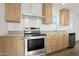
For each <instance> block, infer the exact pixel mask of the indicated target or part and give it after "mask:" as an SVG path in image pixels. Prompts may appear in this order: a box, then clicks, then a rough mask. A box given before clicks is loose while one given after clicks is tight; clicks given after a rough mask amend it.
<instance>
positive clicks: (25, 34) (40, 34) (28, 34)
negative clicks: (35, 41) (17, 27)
mask: <svg viewBox="0 0 79 59" xmlns="http://www.w3.org/2000/svg"><path fill="white" fill-rule="evenodd" d="M24 36H46V34H42V33H36V34H35V33H24Z"/></svg>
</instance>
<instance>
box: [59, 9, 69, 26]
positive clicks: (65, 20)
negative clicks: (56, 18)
mask: <svg viewBox="0 0 79 59" xmlns="http://www.w3.org/2000/svg"><path fill="white" fill-rule="evenodd" d="M60 25H61V26H67V25H69V10H68V9H65V8H63V9H61V10H60Z"/></svg>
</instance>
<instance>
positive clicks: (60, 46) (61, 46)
mask: <svg viewBox="0 0 79 59" xmlns="http://www.w3.org/2000/svg"><path fill="white" fill-rule="evenodd" d="M61 49H63V34H62V33H58V50H61Z"/></svg>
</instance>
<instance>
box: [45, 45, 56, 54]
mask: <svg viewBox="0 0 79 59" xmlns="http://www.w3.org/2000/svg"><path fill="white" fill-rule="evenodd" d="M56 50H57V46H56V45H53V46H48V47H47V48H46V54H49V53H52V52H55V51H56Z"/></svg>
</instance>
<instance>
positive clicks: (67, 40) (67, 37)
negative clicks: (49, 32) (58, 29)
mask: <svg viewBox="0 0 79 59" xmlns="http://www.w3.org/2000/svg"><path fill="white" fill-rule="evenodd" d="M68 46H69V35H68V33H65V34H64V35H63V47H64V48H67V47H68Z"/></svg>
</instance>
